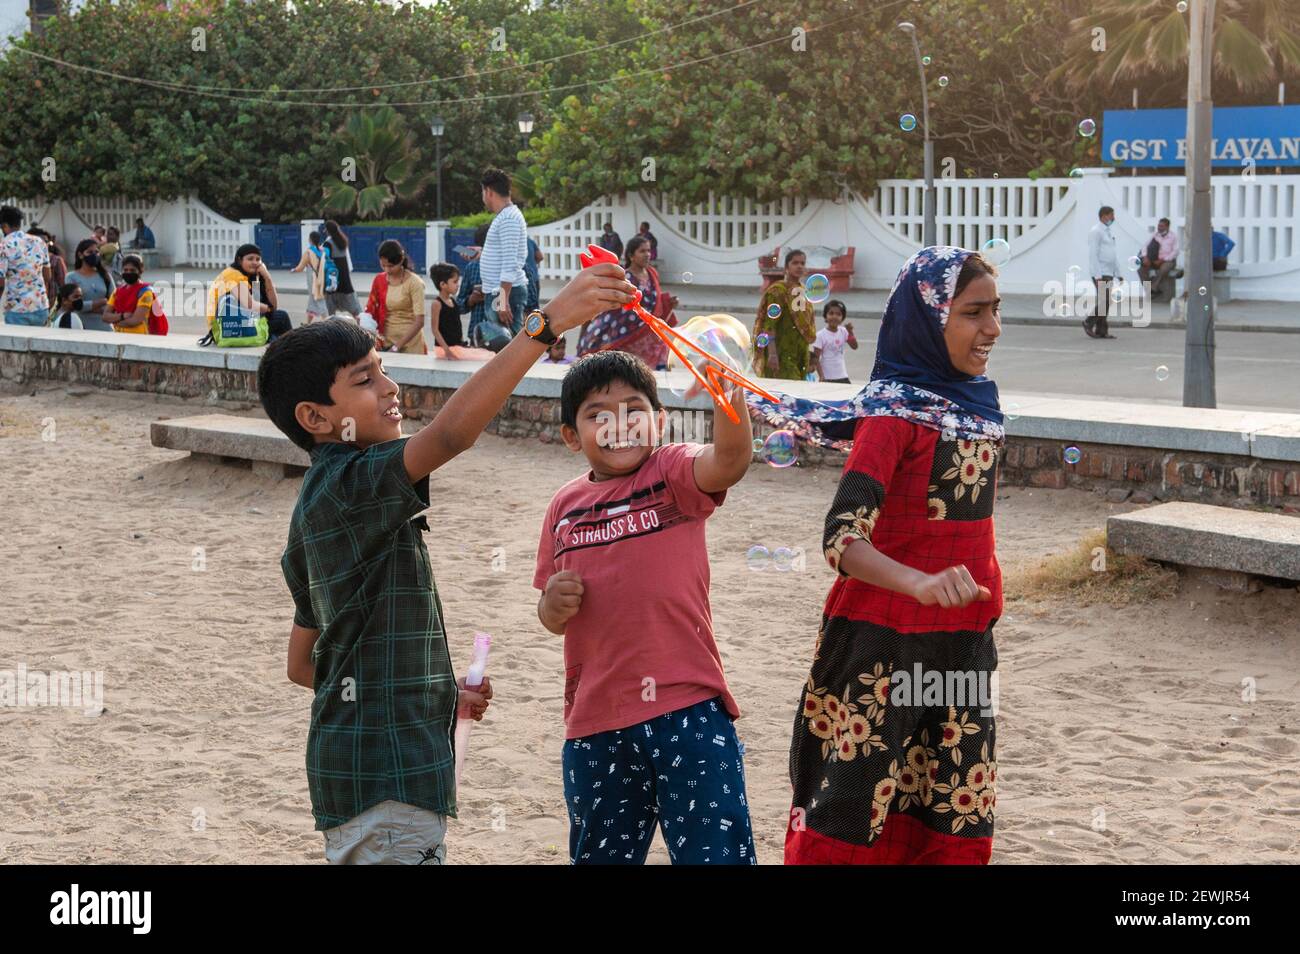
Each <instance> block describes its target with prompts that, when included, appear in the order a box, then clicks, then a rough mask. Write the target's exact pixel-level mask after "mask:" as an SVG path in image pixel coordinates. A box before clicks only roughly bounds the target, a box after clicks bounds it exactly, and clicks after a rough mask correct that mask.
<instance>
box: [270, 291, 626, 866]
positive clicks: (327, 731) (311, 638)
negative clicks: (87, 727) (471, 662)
mask: <svg viewBox="0 0 1300 954" xmlns="http://www.w3.org/2000/svg"><path fill="white" fill-rule="evenodd" d="M634 293H635V288H634V287H633V286H632V285H631V284H629V283H628V282H627V281H626V279H625V278H624V276H623V270H622V269H621V268H619V267H618V266H617V265H601V266H598V267H596V268H589V269H584V270H583V271H582V272H581V273H580V274H579V275H578V276H577V277H576V278H574V279H573V281H571V282H569V284H568V285H566V286H565V287H564V288H563V289H562V290H561V291H560V293H559V294H558V295H556V297H555V298H554V299H553V300H552V301H551V302H550V303H549V304H548V305H547V306H546V308H545V310H544V311H539V312H534V313H533V314H532V315H530V316H529V322H528V331H529V334H520V335H518V336H516V337H515V339H514V340H513V341H511V342H510V344H509V345H508V346H507V347H506V348H505V349H503V350H502V351H501V352H500V354H498V355H497V356H496V357H495V358H493V359H492V360H491V361H490V362H488V363H487V364H486V365H484V366H483V367H482V368H480V369H479V371H477V372H476V373H475V374H474V375H473V376H472V377H471V378H470V379H469V380H468V381H466V382H465V383H464V384H463V385H461V387H460V388H459V389H458V390H457V391H456V393H455V394H453V395H452V396H451V398H450V399H448V401H447V403H446V404H445V405H444V407H443V409H442V411H441V412H440V413H439V414H438V416H437V417H435V418H434V419H433V420H432V421H430V422H429V424H428V425H427V426H425V427H424V428H422V429H421V430H420V431H419V432H417V433H416V434H415V435H414V436H412V437H409V438H407V437H403V436H402V429H401V422H402V414H401V410H400V407H401V405H400V402H399V401H398V388H397V385H396V384H394V383H393V381H392V380H391V379H390V378H388V377H387V376H386V375H385V374H384V367H383V362H382V359H381V358H380V355H379V353H378V352H377V351H375V339H374V337H373V336H372V335H371V334H370V333H369V332H367V331H365V330H363V329H362V328H360V327H359V326H358V325H356V324H355V323H353V322H350V321H347V320H344V319H338V320H330V321H323V322H314V323H312V324H309V325H303V326H301V327H299V328H297V329H295V330H293V331H291V332H289V333H288V334H286V335H283V336H282V337H280V338H278V339H276V341H275V342H273V343H272V344H271V345H270V346H269V347H268V348H267V349H266V354H265V355H264V356H263V358H262V361H261V364H260V365H259V367H258V372H257V379H258V380H257V386H258V393H259V396H260V397H261V401H262V407H263V408H264V409H265V410H266V413H267V416H268V417H270V419H271V420H272V421H273V422H274V423H275V425H276V426H277V427H278V428H279V429H280V430H281V431H283V432H284V433H285V434H286V435H287V436H288V437H289V438H290V439H291V440H292V441H293V442H294V443H295V444H297V445H298V446H299V447H301V448H303V449H304V450H306V451H307V452H308V453H309V454H310V455H311V466H310V467H309V468H308V470H307V474H306V476H305V477H304V478H303V483H302V489H301V491H300V492H299V495H298V503H297V506H295V508H294V512H293V517H292V518H291V520H290V524H289V539H288V543H287V544H286V546H285V550H284V556H283V558H282V560H281V566H282V568H283V570H284V578H285V582H286V583H288V585H289V591H290V593H291V594H292V596H293V602H294V607H295V611H294V618H293V627H292V629H291V631H290V635H289V661H288V673H289V678H290V680H292V681H293V682H295V683H298V684H299V685H302V686H308V687H310V688H312V689H313V690H314V692H315V694H316V697H315V700H314V701H313V703H312V708H311V726H310V728H309V729H308V732H307V787H308V790H309V791H310V793H311V801H312V813H313V815H314V816H315V818H316V828H317V830H318V831H322V832H324V835H325V854H326V857H327V859H328V860H329V861H330V862H333V863H340V864H365V863H388V864H426V863H429V864H441V863H442V861H443V858H444V855H445V848H444V845H443V838H444V835H445V833H446V819H447V818H448V817H452V818H454V817H455V816H456V782H455V773H454V754H453V752H452V738H453V733H454V731H455V722H456V710H457V707H458V705H461V704H463V705H464V706H465V707H466V710H467V711H469V712H471V714H472V715H473V717H474V718H475V719H481V718H482V716H483V712H484V710H486V708H487V705H488V700H489V699H490V698H491V695H492V690H491V686H490V685H489V684H488V683H487V682H486V680H485V681H484V684H483V686H482V687H479V688H478V690H477V691H470V690H466V689H465V687H464V680H463V679H462V680H460V681H457V680H456V678H455V676H454V675H453V673H452V665H451V656H450V653H449V652H448V648H447V639H446V633H445V631H444V628H443V616H442V606H441V603H440V602H439V600H438V593H437V589H436V587H435V585H434V581H433V572H432V569H431V567H430V564H429V554H428V551H427V550H426V548H425V545H424V538H423V536H422V534H421V531H422V530H427V529H428V525H427V523H426V522H425V518H424V517H423V516H421V513H422V512H423V511H424V510H425V509H426V508H427V507H428V506H429V474H431V473H432V472H433V471H435V470H437V469H438V468H439V467H441V466H442V465H443V464H445V463H447V462H448V461H449V460H451V459H452V458H453V457H455V456H456V455H458V454H460V453H462V452H463V451H466V450H468V449H469V448H470V447H472V446H473V445H474V441H475V440H477V439H478V436H479V434H480V433H482V431H483V428H484V427H486V426H487V424H488V422H489V421H491V420H492V418H493V417H494V416H495V415H496V413H497V412H498V411H499V410H500V408H501V406H502V405H503V404H504V403H505V400H506V398H508V397H509V396H510V394H511V392H512V391H513V390H514V388H515V386H516V385H517V384H518V383H519V381H520V380H521V379H522V378H523V376H524V374H525V373H526V372H527V371H528V370H529V369H530V368H531V367H533V365H535V364H536V363H537V359H538V358H540V357H541V356H542V354H543V352H544V351H545V350H546V347H547V343H548V342H549V341H552V340H554V339H553V336H554V335H559V334H563V333H564V332H565V331H567V330H569V329H570V328H576V327H578V326H579V325H581V324H582V323H583V322H585V321H589V320H591V319H592V318H594V317H595V316H596V315H597V314H599V313H600V312H602V311H608V310H610V309H612V308H617V307H619V306H620V305H622V304H624V303H626V302H628V301H631V300H632V296H633V294H634Z"/></svg>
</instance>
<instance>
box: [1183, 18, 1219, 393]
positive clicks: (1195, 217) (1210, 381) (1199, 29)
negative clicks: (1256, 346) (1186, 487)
mask: <svg viewBox="0 0 1300 954" xmlns="http://www.w3.org/2000/svg"><path fill="white" fill-rule="evenodd" d="M1189 27H1190V29H1189V34H1190V37H1189V39H1190V42H1189V44H1188V51H1187V162H1186V167H1185V169H1186V173H1185V174H1186V177H1187V187H1186V192H1187V195H1186V202H1187V205H1186V226H1185V231H1186V235H1187V248H1186V250H1185V251H1184V253H1183V254H1184V255H1185V256H1186V258H1185V259H1184V261H1185V267H1184V270H1183V278H1184V281H1185V285H1184V288H1185V290H1186V297H1187V331H1186V335H1187V337H1186V340H1185V342H1184V345H1183V355H1184V363H1183V407H1215V406H1216V395H1215V387H1214V297H1213V295H1212V294H1211V290H1212V289H1213V287H1214V279H1213V275H1214V273H1213V271H1212V270H1211V257H1210V207H1211V202H1210V185H1211V180H1210V171H1211V152H1210V150H1211V143H1212V142H1213V136H1214V128H1213V126H1214V102H1213V100H1212V99H1211V96H1210V77H1211V75H1212V63H1213V51H1214V0H1191V16H1190V23H1189ZM1202 288H1203V289H1205V293H1204V294H1202V293H1201V289H1202Z"/></svg>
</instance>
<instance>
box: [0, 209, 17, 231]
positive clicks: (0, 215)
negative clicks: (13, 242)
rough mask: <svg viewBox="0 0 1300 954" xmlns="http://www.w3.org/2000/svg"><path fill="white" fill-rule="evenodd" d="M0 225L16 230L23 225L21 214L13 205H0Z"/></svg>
mask: <svg viewBox="0 0 1300 954" xmlns="http://www.w3.org/2000/svg"><path fill="white" fill-rule="evenodd" d="M0 224H3V225H7V226H9V227H10V228H11V229H16V228H18V227H19V226H20V225H22V224H23V213H22V210H21V209H19V208H18V207H17V206H15V205H0Z"/></svg>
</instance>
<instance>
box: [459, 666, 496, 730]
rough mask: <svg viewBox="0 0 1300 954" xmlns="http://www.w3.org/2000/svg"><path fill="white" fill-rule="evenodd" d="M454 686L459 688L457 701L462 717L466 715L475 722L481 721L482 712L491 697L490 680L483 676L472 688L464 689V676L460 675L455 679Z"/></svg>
mask: <svg viewBox="0 0 1300 954" xmlns="http://www.w3.org/2000/svg"><path fill="white" fill-rule="evenodd" d="M456 687H457V688H458V689H460V698H459V700H458V701H457V704H458V705H459V707H460V715H461V716H462V717H464V716H466V715H468V716H469V717H470V718H471V719H473V720H474V721H475V722H481V721H483V713H485V712H487V708H488V705H489V704H490V702H491V699H492V680H491V679H489V678H488V677H487V676H484V677H483V682H482V683H480V684H479V685H477V686H475V687H474V688H473V689H466V688H465V677H464V676H461V677H460V678H459V679H457V680H456Z"/></svg>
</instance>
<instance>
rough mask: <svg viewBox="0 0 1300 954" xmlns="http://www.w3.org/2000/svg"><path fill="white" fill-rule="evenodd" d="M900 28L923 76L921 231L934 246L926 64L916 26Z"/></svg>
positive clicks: (925, 241) (926, 242)
mask: <svg viewBox="0 0 1300 954" xmlns="http://www.w3.org/2000/svg"><path fill="white" fill-rule="evenodd" d="M898 28H899V29H900V30H902V31H903V32H904V33H906V34H907V35H908V36H910V37H911V38H912V51H913V52H914V53H915V54H916V68H917V70H918V71H919V72H920V74H921V126H922V128H923V129H924V135H925V159H924V162H925V202H924V206H925V224H924V225H923V226H922V230H921V241H922V244H924V245H927V246H929V245H934V244H935V238H936V232H937V229H936V228H935V223H934V210H935V198H936V196H935V191H934V143H933V142H931V140H930V94H929V91H928V89H927V87H926V82H925V63H923V62H922V61H921V44H920V43H919V42H917V39H916V24H914V23H911V22H909V21H907V20H904V21H903V22H902V23H900V24H899V25H898Z"/></svg>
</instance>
